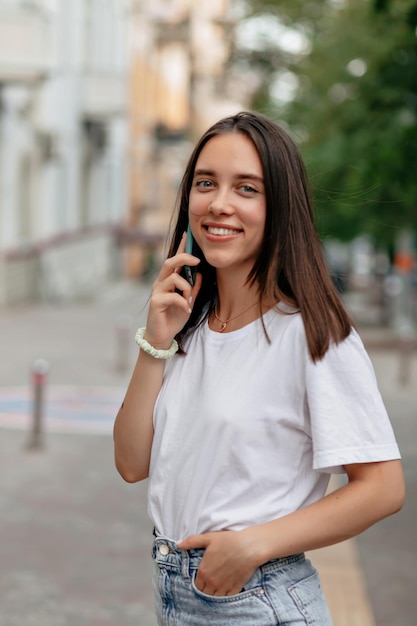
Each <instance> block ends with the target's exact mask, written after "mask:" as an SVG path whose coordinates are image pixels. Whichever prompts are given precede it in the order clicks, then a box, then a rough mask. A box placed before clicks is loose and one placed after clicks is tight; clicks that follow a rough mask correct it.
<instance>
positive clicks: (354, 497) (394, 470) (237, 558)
mask: <svg viewBox="0 0 417 626" xmlns="http://www.w3.org/2000/svg"><path fill="white" fill-rule="evenodd" d="M346 472H347V475H348V478H349V482H348V483H347V484H346V485H344V486H343V487H340V488H339V489H337V490H335V491H333V492H331V493H329V494H328V495H326V496H325V497H324V498H322V499H321V500H319V501H317V502H315V503H314V504H311V505H309V506H307V507H305V508H304V509H300V510H299V511H296V512H294V513H291V514H290V515H286V516H285V517H282V518H280V519H277V520H274V521H272V522H268V523H265V524H260V525H258V526H253V527H251V528H248V529H245V530H242V531H239V532H230V531H225V532H218V533H216V532H213V533H207V534H203V535H194V536H193V537H188V538H187V539H185V540H184V541H181V542H178V547H179V548H181V549H191V548H206V552H205V555H204V557H203V559H202V561H201V564H200V568H199V570H198V575H197V579H196V584H197V587H198V588H199V589H201V590H202V591H204V593H207V594H209V595H231V594H234V593H238V592H239V591H240V590H241V589H242V588H243V587H244V585H245V583H246V582H247V580H248V579H249V578H250V577H251V575H252V574H253V572H254V571H255V569H256V568H257V567H259V566H260V565H262V564H263V563H265V562H266V561H269V560H271V559H275V558H279V557H285V556H288V555H290V554H295V553H298V552H305V551H307V550H315V549H317V548H323V547H325V546H329V545H332V544H335V543H338V542H340V541H344V540H345V539H349V538H351V537H354V536H355V535H358V534H359V533H361V532H362V531H364V530H365V529H366V528H368V527H369V526H372V525H373V524H375V523H376V522H378V521H379V520H381V519H383V518H384V517H387V516H389V515H392V514H393V513H396V512H397V511H399V510H400V509H401V507H402V505H403V502H404V497H405V484H404V476H403V471H402V466H401V462H400V461H399V460H395V461H384V462H379V463H360V464H355V465H348V466H346Z"/></svg>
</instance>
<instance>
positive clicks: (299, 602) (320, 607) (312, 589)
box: [288, 571, 332, 626]
mask: <svg viewBox="0 0 417 626" xmlns="http://www.w3.org/2000/svg"><path fill="white" fill-rule="evenodd" d="M288 593H289V594H290V596H291V598H292V600H293V602H294V603H295V605H296V606H297V608H298V610H299V611H300V613H301V615H302V616H303V617H304V619H305V623H306V624H307V625H308V626H332V619H331V617H330V612H329V609H328V606H327V602H326V600H325V597H324V595H323V592H322V589H321V584H320V578H319V575H318V573H317V571H316V572H314V573H313V574H311V575H310V576H308V577H306V578H303V579H302V580H300V581H298V582H297V583H295V584H293V585H291V586H290V587H289V588H288Z"/></svg>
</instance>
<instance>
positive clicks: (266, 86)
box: [251, 0, 417, 244]
mask: <svg viewBox="0 0 417 626" xmlns="http://www.w3.org/2000/svg"><path fill="white" fill-rule="evenodd" d="M251 6H252V9H253V13H254V14H260V13H262V12H265V11H267V12H270V13H274V14H275V15H277V16H279V18H280V20H281V22H282V23H283V24H285V25H287V26H288V27H291V28H296V29H298V30H300V29H301V30H302V32H303V33H304V35H305V36H307V37H308V38H309V40H310V44H311V50H310V53H309V54H305V55H293V56H292V57H290V58H286V69H289V70H290V71H292V72H293V73H294V74H295V75H296V76H297V78H298V84H299V87H298V90H297V93H296V96H295V98H294V100H293V101H292V102H290V103H288V104H284V105H283V104H282V103H278V102H276V101H274V98H273V97H272V90H271V88H270V86H271V80H272V78H273V77H274V76H275V75H276V74H277V72H279V70H280V69H282V67H279V66H277V64H276V59H279V58H280V55H277V53H276V51H275V59H274V58H273V57H272V56H271V54H270V53H269V52H268V50H266V51H265V56H266V57H267V58H264V59H263V65H264V67H263V73H262V77H263V80H262V81H261V82H260V85H259V89H258V92H257V93H256V94H255V98H254V101H253V107H254V108H257V109H258V110H261V111H268V114H271V111H274V114H275V116H276V117H279V118H281V119H282V120H284V121H285V122H286V123H288V125H289V127H290V128H291V129H292V130H293V133H294V135H295V139H296V140H297V138H298V137H299V138H302V139H303V141H301V143H300V141H298V143H299V145H300V147H301V149H302V152H303V154H304V157H305V160H306V163H307V167H308V169H309V172H310V175H311V178H312V182H313V188H314V193H315V199H316V207H317V218H318V225H319V228H320V230H321V232H322V234H324V235H331V236H338V237H339V238H342V239H350V238H352V237H353V236H355V235H356V234H358V233H360V232H366V233H369V234H371V235H374V237H375V238H376V239H378V241H381V242H382V241H384V242H386V243H387V244H392V242H393V240H394V239H395V237H396V235H397V232H398V230H399V229H400V228H402V227H405V226H409V227H412V228H413V229H414V230H417V206H416V205H417V38H416V34H417V31H416V26H417V2H416V0H385V1H382V0H372V1H370V0H368V1H366V0H345V2H343V1H341V0H340V1H339V2H336V1H334V0H333V1H331V0H327V1H325V0H310V1H308V2H302V1H297V0H290V1H287V2H285V1H279V2H278V1H276V2H274V1H272V0H270V1H268V2H264V1H263V0H252V2H251ZM257 54H258V56H262V55H260V53H259V51H258V53H257ZM281 59H282V56H281ZM252 61H253V63H254V64H255V67H256V59H252ZM268 67H269V69H265V68H268Z"/></svg>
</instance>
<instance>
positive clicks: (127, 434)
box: [113, 236, 201, 482]
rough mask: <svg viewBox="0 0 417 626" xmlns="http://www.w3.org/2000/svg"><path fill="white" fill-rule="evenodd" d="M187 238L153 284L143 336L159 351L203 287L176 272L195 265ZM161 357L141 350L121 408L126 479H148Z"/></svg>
mask: <svg viewBox="0 0 417 626" xmlns="http://www.w3.org/2000/svg"><path fill="white" fill-rule="evenodd" d="M184 250H185V236H184V237H183V239H182V241H181V244H180V246H179V248H178V252H177V254H176V255H175V256H173V257H171V258H169V259H167V260H166V261H165V263H164V264H163V267H162V269H161V272H160V274H159V276H158V278H157V280H156V282H155V284H154V286H153V289H152V295H151V298H150V302H149V312H148V319H147V323H146V332H145V335H144V338H145V339H146V340H147V341H148V342H149V343H150V344H151V345H152V346H153V347H154V348H157V349H162V350H165V349H168V348H169V347H170V346H171V343H172V340H173V338H174V337H175V335H176V334H177V333H178V332H179V331H180V330H181V328H182V327H183V326H184V324H185V323H186V321H187V320H188V318H189V316H190V313H191V307H192V304H193V302H195V298H196V295H197V293H198V291H199V289H200V286H201V274H197V277H196V282H195V285H194V287H191V285H190V284H189V283H188V282H187V281H186V280H185V278H183V277H182V276H180V274H179V272H180V270H181V268H182V267H183V265H185V264H187V265H192V266H195V265H198V263H199V262H200V261H199V259H197V257H194V256H192V255H190V254H185V252H184ZM164 369H165V361H164V360H161V359H156V358H154V357H152V356H150V355H149V354H147V353H145V352H143V351H142V350H140V352H139V356H138V359H137V362H136V366H135V369H134V371H133V374H132V378H131V380H130V383H129V386H128V388H127V392H126V395H125V398H124V401H123V404H122V406H121V407H120V410H119V412H118V414H117V417H116V421H115V424H114V433H113V435H114V451H115V462H116V467H117V469H118V471H119V472H120V474H121V476H122V477H123V478H124V479H125V480H126V481H127V482H137V481H139V480H143V479H144V478H147V476H148V473H149V460H150V454H151V447H152V440H153V410H154V406H155V402H156V399H157V396H158V393H159V391H160V389H161V385H162V380H163V375H164Z"/></svg>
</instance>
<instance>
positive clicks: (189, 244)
mask: <svg viewBox="0 0 417 626" xmlns="http://www.w3.org/2000/svg"><path fill="white" fill-rule="evenodd" d="M193 245H194V238H193V234H192V232H191V228H190V224H188V228H187V241H186V243H185V251H186V252H187V254H193ZM184 273H185V278H186V279H187V280H188V282H189V283H190V285H191V286H192V287H193V286H194V283H195V269H194V268H193V267H190V266H189V265H184Z"/></svg>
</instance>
